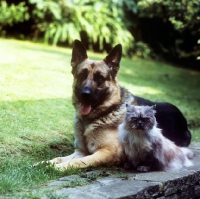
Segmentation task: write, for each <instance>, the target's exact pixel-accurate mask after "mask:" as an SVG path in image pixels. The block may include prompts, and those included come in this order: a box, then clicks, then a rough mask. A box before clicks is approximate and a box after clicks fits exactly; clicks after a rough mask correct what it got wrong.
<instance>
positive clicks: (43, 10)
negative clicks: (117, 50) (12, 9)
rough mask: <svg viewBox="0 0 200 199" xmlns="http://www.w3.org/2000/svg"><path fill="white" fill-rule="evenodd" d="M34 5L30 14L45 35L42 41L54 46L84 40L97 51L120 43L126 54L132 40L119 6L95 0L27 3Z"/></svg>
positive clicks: (46, 0) (33, 1) (41, 0)
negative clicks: (96, 47)
mask: <svg viewBox="0 0 200 199" xmlns="http://www.w3.org/2000/svg"><path fill="white" fill-rule="evenodd" d="M29 2H30V3H32V4H35V5H36V7H35V9H34V12H33V14H34V15H35V18H37V19H38V21H39V23H38V22H37V27H36V28H37V29H38V30H39V31H40V32H44V33H45V36H44V38H45V42H47V43H52V44H57V43H58V42H59V41H62V42H64V41H67V42H68V43H69V44H72V42H73V41H74V39H81V38H82V37H84V40H86V41H87V42H86V43H88V45H89V47H91V46H92V45H95V44H96V45H98V48H99V49H100V50H102V49H104V47H105V45H106V44H111V45H113V44H117V43H121V44H122V45H123V47H124V52H125V53H127V52H128V49H129V48H130V46H131V45H132V42H133V37H132V35H131V33H130V32H129V31H128V30H127V27H126V23H124V22H125V21H123V20H125V19H124V12H123V10H122V9H121V8H120V6H122V4H120V3H119V2H117V1H115V0H112V1H104V2H102V1H98V0H74V1H65V0H60V1H55V0H51V1H50V0H29Z"/></svg>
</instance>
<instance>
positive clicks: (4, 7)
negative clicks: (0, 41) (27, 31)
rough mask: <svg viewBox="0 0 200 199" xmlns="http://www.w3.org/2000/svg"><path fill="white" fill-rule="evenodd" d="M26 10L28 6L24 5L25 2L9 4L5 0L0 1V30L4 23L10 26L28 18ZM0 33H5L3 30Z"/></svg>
mask: <svg viewBox="0 0 200 199" xmlns="http://www.w3.org/2000/svg"><path fill="white" fill-rule="evenodd" d="M27 11H28V8H27V7H26V6H25V2H20V3H19V4H18V5H14V4H11V5H10V6H9V5H8V4H7V2H6V1H0V31H1V30H2V29H3V27H4V26H6V25H9V26H12V25H13V24H15V23H18V22H23V21H25V20H28V19H29V14H28V12H27ZM1 34H5V32H4V33H1Z"/></svg>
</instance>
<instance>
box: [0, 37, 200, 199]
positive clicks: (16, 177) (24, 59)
mask: <svg viewBox="0 0 200 199" xmlns="http://www.w3.org/2000/svg"><path fill="white" fill-rule="evenodd" d="M88 55H89V57H90V58H92V59H103V58H104V57H105V54H104V55H100V54H94V53H92V52H88ZM70 60H71V49H66V48H58V47H49V46H45V45H42V44H34V43H31V42H22V41H16V40H4V39H0V74H1V75H0V154H1V156H0V195H4V196H8V195H12V194H15V193H16V192H23V193H24V192H25V193H26V192H29V190H32V189H34V188H36V187H37V186H40V185H42V184H45V183H47V182H48V181H50V180H53V179H56V178H58V177H60V176H63V175H68V174H71V173H74V172H81V171H80V170H73V169H72V170H69V171H66V172H65V173H61V172H58V171H55V170H54V169H52V168H50V167H44V166H43V167H42V166H41V167H39V168H37V169H33V168H31V165H32V164H33V163H34V162H37V161H40V160H42V159H50V158H52V157H55V156H60V155H67V154H70V153H71V152H72V151H73V114H74V113H73V111H74V110H73V106H72V104H71V93H72V79H73V77H72V74H71V66H70ZM118 77H119V80H120V83H121V85H122V86H124V87H125V88H127V89H128V90H129V91H131V92H132V93H133V94H134V95H138V96H141V97H145V98H147V99H150V100H152V101H168V102H171V103H173V104H175V105H176V106H178V107H179V108H180V110H181V111H182V112H183V114H184V115H185V117H186V118H187V121H188V125H189V128H190V130H191V132H192V136H193V137H192V141H193V142H194V141H200V108H199V106H200V86H199V85H200V72H197V71H193V70H188V69H183V68H178V67H174V66H171V65H169V64H166V63H162V62H157V61H150V60H140V59H135V60H129V59H125V58H123V59H122V62H121V68H120V72H119V74H118ZM34 197H35V196H33V198H34Z"/></svg>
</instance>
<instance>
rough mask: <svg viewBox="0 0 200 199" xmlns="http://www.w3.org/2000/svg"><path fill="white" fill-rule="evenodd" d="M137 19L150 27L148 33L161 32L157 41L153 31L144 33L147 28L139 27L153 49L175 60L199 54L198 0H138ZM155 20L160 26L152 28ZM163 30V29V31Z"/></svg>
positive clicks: (196, 56)
mask: <svg viewBox="0 0 200 199" xmlns="http://www.w3.org/2000/svg"><path fill="white" fill-rule="evenodd" d="M132 12H133V11H132ZM136 18H137V19H138V20H139V24H140V26H143V27H144V26H145V27H147V26H149V28H148V30H149V32H151V31H155V32H157V33H158V34H160V37H161V39H160V40H159V39H158V38H157V37H156V36H155V34H152V35H151V36H147V35H148V34H146V32H144V31H145V30H146V31H147V29H145V30H144V29H141V30H140V32H142V34H143V35H144V36H143V38H142V40H147V41H149V44H150V45H151V46H152V47H153V48H154V50H155V49H156V50H157V51H159V50H160V52H162V53H163V54H168V55H170V57H173V58H174V59H185V58H190V57H191V58H192V57H194V58H198V56H199V55H200V46H199V43H198V40H199V39H200V28H199V27H200V1H199V0H189V1H188V0H177V1H172V0H165V1H162V0H137V16H136ZM158 20H159V21H160V23H159V24H158V25H157V26H160V27H155V26H154V25H155V24H156V22H158ZM153 29H155V30H153ZM162 29H165V30H166V31H165V33H162V31H163V30H162ZM145 34H146V36H145ZM162 34H163V35H162ZM165 34H166V35H165ZM166 37H167V39H168V40H167V42H166ZM150 40H151V41H150ZM156 43H157V44H158V45H156ZM166 43H167V44H166Z"/></svg>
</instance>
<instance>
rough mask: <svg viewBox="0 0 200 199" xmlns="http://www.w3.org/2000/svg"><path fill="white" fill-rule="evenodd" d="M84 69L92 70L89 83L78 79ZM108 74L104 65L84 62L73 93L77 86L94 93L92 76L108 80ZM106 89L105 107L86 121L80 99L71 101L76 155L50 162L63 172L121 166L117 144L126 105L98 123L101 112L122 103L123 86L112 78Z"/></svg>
mask: <svg viewBox="0 0 200 199" xmlns="http://www.w3.org/2000/svg"><path fill="white" fill-rule="evenodd" d="M75 66H76V64H75V63H74V62H73V63H72V67H75ZM84 68H87V69H88V70H89V75H88V77H87V79H86V80H84V81H83V82H79V79H78V78H77V77H78V75H79V73H81V71H82V70H83V69H84ZM109 70H110V68H109V67H108V66H107V64H106V63H105V62H104V61H95V60H90V59H88V58H87V59H85V60H84V61H82V62H81V63H80V64H78V66H77V68H76V70H75V74H74V82H73V88H74V90H75V86H78V87H81V86H82V85H84V84H89V85H92V87H93V88H94V89H97V88H96V87H97V86H96V83H95V81H94V76H93V74H94V73H95V72H96V71H99V72H100V73H101V74H102V75H103V76H106V75H108V71H109ZM79 84H80V85H79ZM103 87H107V88H108V93H109V95H108V96H107V97H106V100H105V101H104V103H102V104H101V105H100V106H98V107H97V108H96V109H95V110H93V111H92V112H91V113H90V114H89V115H87V117H86V118H87V119H85V116H82V115H81V113H80V111H79V106H80V105H79V99H77V97H76V95H75V92H73V96H72V101H73V104H74V107H75V119H74V137H75V140H74V147H75V152H74V153H73V154H71V155H69V156H66V157H57V158H54V159H52V160H50V163H53V164H54V165H55V167H56V168H58V169H61V170H63V169H67V168H68V167H69V166H73V167H80V168H84V167H88V166H95V167H96V166H100V165H109V164H118V163H119V162H120V157H121V152H122V148H121V145H120V144H119V140H118V125H119V124H120V123H122V121H123V119H124V115H125V110H126V109H125V104H123V105H121V106H120V107H119V108H118V109H117V111H111V112H110V113H109V114H107V115H106V116H104V117H103V118H102V117H101V118H99V119H98V117H99V115H100V114H101V113H102V112H104V111H106V110H107V109H108V108H109V107H111V106H112V105H115V104H118V103H119V102H120V100H121V96H120V94H121V93H120V86H119V84H118V80H117V78H116V77H115V78H112V77H111V76H110V81H106V82H105V83H104V85H103ZM132 100H133V97H130V101H132ZM128 103H130V102H128ZM93 118H95V119H94V121H92V122H90V120H92V119H93Z"/></svg>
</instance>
